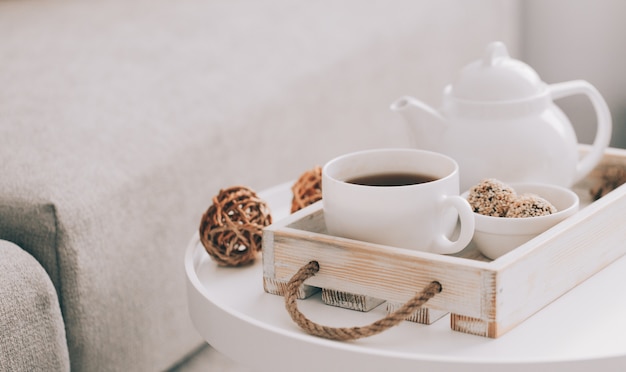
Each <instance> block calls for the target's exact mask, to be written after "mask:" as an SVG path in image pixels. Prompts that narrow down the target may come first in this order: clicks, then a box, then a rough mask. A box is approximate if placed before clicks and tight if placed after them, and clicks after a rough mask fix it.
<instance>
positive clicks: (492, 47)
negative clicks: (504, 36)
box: [483, 41, 510, 66]
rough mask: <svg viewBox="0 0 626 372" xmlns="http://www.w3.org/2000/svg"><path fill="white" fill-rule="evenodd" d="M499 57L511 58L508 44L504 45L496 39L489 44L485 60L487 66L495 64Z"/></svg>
mask: <svg viewBox="0 0 626 372" xmlns="http://www.w3.org/2000/svg"><path fill="white" fill-rule="evenodd" d="M499 58H510V57H509V51H508V50H507V49H506V45H504V43H503V42H501V41H494V42H493V43H490V44H489V45H487V50H486V53H485V58H484V59H483V62H484V63H485V65H487V66H494V65H495V64H496V62H497V61H498V59H499Z"/></svg>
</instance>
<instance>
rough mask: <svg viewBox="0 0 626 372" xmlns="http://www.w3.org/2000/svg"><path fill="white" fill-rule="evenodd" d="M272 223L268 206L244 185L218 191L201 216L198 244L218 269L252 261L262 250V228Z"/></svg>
mask: <svg viewBox="0 0 626 372" xmlns="http://www.w3.org/2000/svg"><path fill="white" fill-rule="evenodd" d="M271 223H272V216H271V214H270V210H269V207H268V206H267V204H266V203H265V201H263V200H262V199H260V198H259V197H258V196H257V194H256V193H255V192H254V191H252V190H251V189H249V188H247V187H245V186H233V187H229V188H227V189H223V190H220V192H219V194H218V195H217V196H214V197H213V204H212V205H211V206H210V207H209V208H208V209H207V211H206V212H205V213H204V214H203V215H202V220H201V221H200V229H199V233H200V241H201V242H202V245H203V246H204V248H205V249H206V251H207V253H208V254H209V255H210V256H211V258H213V260H215V261H216V262H217V263H218V265H220V266H241V265H245V264H248V263H252V262H254V260H255V259H256V256H257V254H258V253H259V252H260V251H261V242H262V237H263V234H262V230H263V227H265V226H267V225H269V224H271Z"/></svg>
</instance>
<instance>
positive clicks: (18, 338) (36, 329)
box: [0, 240, 70, 371]
mask: <svg viewBox="0 0 626 372" xmlns="http://www.w3.org/2000/svg"><path fill="white" fill-rule="evenodd" d="M0 335H1V337H0V371H69V369H70V362H69V354H68V348H67V341H66V338H65V325H64V323H63V318H62V317H61V309H60V307H59V301H58V298H57V293H56V291H55V289H54V286H53V285H52V282H51V280H50V278H49V277H48V275H47V274H46V271H45V270H44V269H43V267H42V266H41V265H40V264H39V262H37V261H36V260H35V259H34V258H33V257H32V256H31V255H29V254H28V253H27V252H26V251H24V250H22V249H21V248H20V247H18V246H17V245H15V244H13V243H11V242H8V241H6V240H0Z"/></svg>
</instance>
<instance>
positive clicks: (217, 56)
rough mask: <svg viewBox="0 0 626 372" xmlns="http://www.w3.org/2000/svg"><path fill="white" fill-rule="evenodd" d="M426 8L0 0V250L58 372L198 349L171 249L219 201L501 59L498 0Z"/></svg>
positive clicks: (393, 135)
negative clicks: (62, 330)
mask: <svg viewBox="0 0 626 372" xmlns="http://www.w3.org/2000/svg"><path fill="white" fill-rule="evenodd" d="M434 3H435V2H413V1H411V0H403V1H397V2H396V3H395V4H390V3H389V2H386V1H385V2H383V1H380V2H363V1H357V0H351V1H341V2H336V1H330V0H328V1H327V0H324V1H314V2H310V1H307V2H294V1H284V0H271V1H262V2H260V1H259V2H254V1H205V0H180V1H170V0H150V1H146V0H133V1H121V0H111V1H48V0H46V1H37V0H32V1H17V2H15V1H4V2H0V35H1V37H0V159H2V162H0V175H1V176H0V238H7V239H11V240H13V241H15V242H17V243H18V244H19V245H20V246H22V247H23V248H24V249H25V250H26V251H28V252H29V253H30V254H31V255H33V256H34V257H35V258H37V259H38V260H39V261H40V262H41V263H42V265H43V266H44V268H45V269H46V271H47V272H48V274H49V275H50V277H51V279H52V281H53V283H54V285H55V287H56V289H57V292H58V293H59V295H60V304H61V308H62V311H63V316H64V320H65V325H66V331H67V339H68V345H69V352H70V359H71V365H72V370H73V371H96V370H97V371H107V370H110V371H130V370H132V371H156V370H163V369H165V368H167V367H168V366H171V365H173V364H174V363H175V362H176V361H177V360H179V359H180V358H181V357H183V356H184V355H185V354H186V353H188V352H190V351H192V350H193V349H194V348H195V347H197V346H198V345H199V344H200V343H201V342H202V340H201V338H200V337H199V335H198V334H197V333H196V332H195V330H194V328H193V327H192V325H191V322H190V321H189V318H188V312H187V308H186V297H185V296H186V294H185V290H184V288H185V273H184V271H183V253H184V249H185V247H186V245H187V243H188V241H189V239H190V238H191V236H192V234H193V233H194V232H195V231H196V229H197V226H198V224H199V221H200V217H201V215H202V212H204V210H205V209H206V208H207V207H208V206H209V204H210V202H211V197H212V196H213V195H215V194H216V193H217V192H218V191H219V189H220V188H223V187H227V186H230V185H234V184H244V185H248V186H250V187H252V188H254V189H257V190H260V189H263V188H265V187H268V186H271V185H273V184H276V183H278V182H284V181H286V180H289V179H294V178H297V177H298V176H299V175H300V174H301V173H302V172H303V171H305V170H307V169H310V168H312V167H313V166H315V165H318V164H323V163H324V162H325V161H327V160H328V159H329V158H331V157H333V156H335V155H338V154H340V153H343V152H348V151H351V150H355V149H362V148H371V147H385V146H406V145H407V144H409V142H408V140H407V138H406V134H405V133H406V132H405V128H404V127H403V126H402V123H401V119H400V118H399V117H397V116H395V115H394V114H393V113H391V112H390V111H389V109H388V105H389V103H391V101H392V100H393V99H395V98H397V97H398V96H399V95H402V94H414V95H416V96H421V97H423V98H425V99H427V100H428V99H429V98H432V97H433V96H434V95H435V94H436V95H437V96H438V95H439V94H440V89H441V88H442V87H443V85H444V83H446V82H448V81H449V80H450V79H451V74H450V72H449V71H450V70H452V68H449V69H447V68H444V67H445V66H453V67H454V70H456V68H457V66H461V65H463V64H464V63H466V62H467V61H468V60H471V59H474V58H476V53H477V51H481V50H482V48H483V47H484V46H485V45H486V43H487V42H489V41H491V40H492V38H493V37H494V33H495V31H498V32H499V31H502V32H501V33H500V36H502V37H500V38H501V39H503V40H504V41H507V42H509V45H510V46H511V48H512V49H513V50H515V49H514V46H515V44H514V37H513V36H514V33H513V32H511V30H513V29H514V23H510V22H509V21H510V19H511V18H512V15H513V12H514V10H515V7H514V6H513V5H511V4H514V2H502V1H499V0H490V1H484V3H485V4H486V5H487V6H484V7H476V6H475V4H473V3H467V2H465V1H452V2H442V5H437V6H434V5H433V4H434ZM435 16H437V17H439V19H438V21H437V22H435V21H434V18H435ZM474 19H476V20H478V19H480V22H476V23H472V20H474ZM470 34H471V35H472V36H471V37H467V36H468V35H470ZM434 66H436V68H434ZM433 87H436V89H433ZM433 101H434V100H433ZM433 103H436V102H433ZM259 280H260V279H259Z"/></svg>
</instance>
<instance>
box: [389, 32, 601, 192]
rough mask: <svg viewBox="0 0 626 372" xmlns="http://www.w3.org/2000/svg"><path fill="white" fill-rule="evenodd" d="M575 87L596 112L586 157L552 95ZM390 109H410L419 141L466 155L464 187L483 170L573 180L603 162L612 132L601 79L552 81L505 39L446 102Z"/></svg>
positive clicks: (462, 158) (464, 73) (409, 102)
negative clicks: (512, 51) (513, 52)
mask: <svg viewBox="0 0 626 372" xmlns="http://www.w3.org/2000/svg"><path fill="white" fill-rule="evenodd" d="M574 94H584V95H586V96H587V97H588V98H589V99H590V100H591V103H592V105H593V107H594V109H595V112H596V115H597V131H596V136H595V139H594V142H593V145H592V146H591V148H590V151H589V152H588V153H587V154H585V155H584V156H583V157H582V158H580V159H579V148H578V147H579V146H578V140H577V138H576V133H575V131H574V129H573V127H572V125H571V123H570V121H569V120H568V118H567V116H565V114H564V113H563V112H562V111H561V110H560V109H559V108H558V107H557V106H556V105H555V104H554V102H553V100H554V99H558V98H562V97H565V96H569V95H574ZM391 109H392V110H393V111H396V112H399V113H401V114H402V115H403V116H404V118H405V119H406V121H407V122H408V124H409V126H410V128H411V129H412V132H413V134H414V138H415V142H416V144H417V147H419V148H422V149H425V150H431V151H437V152H441V153H444V154H446V155H449V156H451V157H452V158H454V159H455V160H456V161H457V162H458V163H459V167H460V175H461V190H467V189H469V188H470V187H471V186H472V185H474V184H476V183H478V182H480V180H482V179H483V178H497V179H499V180H501V181H503V182H537V183H549V184H555V185H560V186H566V187H570V186H572V185H573V184H574V183H576V182H577V181H579V180H581V179H582V178H584V177H585V176H586V175H587V174H588V173H589V172H590V171H591V170H592V169H593V168H594V167H595V166H596V165H597V164H598V162H599V161H600V160H601V158H602V156H603V154H604V150H605V149H606V147H607V146H608V144H609V141H610V139H611V130H612V124H611V114H610V112H609V109H608V106H607V104H606V102H605V101H604V99H603V98H602V96H601V95H600V93H599V92H598V91H597V89H596V88H595V87H593V86H592V85H591V84H589V83H588V82H586V81H583V80H575V81H569V82H564V83H557V84H549V85H548V84H546V83H544V82H543V81H541V79H540V78H539V76H538V75H537V73H536V72H535V71H534V70H533V69H532V68H531V67H530V66H528V65H527V64H525V63H523V62H521V61H518V60H515V59H512V58H510V57H509V54H508V52H507V49H506V46H505V45H504V44H503V43H501V42H493V43H491V44H489V45H488V46H487V50H486V54H485V56H484V58H483V59H482V60H478V61H475V62H473V63H470V64H469V65H467V66H466V67H465V68H463V69H462V70H461V72H460V74H459V77H458V79H457V80H456V82H455V83H454V84H451V85H448V86H446V88H445V89H444V92H443V103H442V106H441V108H440V109H439V110H435V109H434V108H432V107H430V106H428V105H426V104H425V103H423V102H421V101H419V100H417V99H415V98H412V97H408V96H405V97H401V98H399V99H398V100H397V101H395V102H394V103H393V104H392V105H391Z"/></svg>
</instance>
